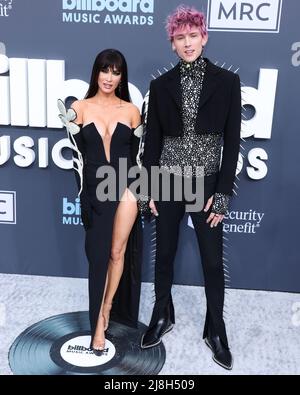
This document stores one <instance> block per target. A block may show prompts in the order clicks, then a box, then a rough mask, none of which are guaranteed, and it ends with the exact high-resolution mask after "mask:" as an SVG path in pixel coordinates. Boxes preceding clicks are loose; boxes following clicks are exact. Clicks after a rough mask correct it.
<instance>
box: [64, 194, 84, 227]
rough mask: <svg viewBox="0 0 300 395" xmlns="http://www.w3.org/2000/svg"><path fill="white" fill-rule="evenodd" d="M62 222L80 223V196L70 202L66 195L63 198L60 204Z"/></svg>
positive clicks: (66, 223)
mask: <svg viewBox="0 0 300 395" xmlns="http://www.w3.org/2000/svg"><path fill="white" fill-rule="evenodd" d="M62 212H63V215H62V224H63V225H82V222H81V217H80V215H81V210H80V198H76V199H75V202H71V201H69V200H68V198H67V197H64V198H63V204H62Z"/></svg>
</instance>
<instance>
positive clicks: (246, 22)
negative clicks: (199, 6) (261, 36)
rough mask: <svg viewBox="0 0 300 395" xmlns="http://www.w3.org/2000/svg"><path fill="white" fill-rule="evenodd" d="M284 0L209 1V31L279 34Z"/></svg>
mask: <svg viewBox="0 0 300 395" xmlns="http://www.w3.org/2000/svg"><path fill="white" fill-rule="evenodd" d="M281 9H282V0H272V1H269V2H266V1H264V0H251V1H244V0H226V1H223V0H208V6H207V20H208V30H212V31H230V32H241V31H243V32H259V33H279V29H280V19H281Z"/></svg>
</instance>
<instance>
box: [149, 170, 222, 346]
mask: <svg viewBox="0 0 300 395" xmlns="http://www.w3.org/2000/svg"><path fill="white" fill-rule="evenodd" d="M216 181H217V175H212V176H207V177H204V205H205V204H206V202H207V200H208V198H209V197H210V196H211V195H213V194H214V192H215V187H216ZM171 186H172V183H171ZM185 205H186V202H185V201H184V200H182V201H162V200H159V201H158V202H156V206H157V210H158V212H159V216H158V217H157V219H156V265H155V294H156V302H155V306H154V310H153V314H152V318H151V322H150V326H152V325H155V323H156V322H157V321H158V319H159V318H160V317H162V316H163V315H164V312H165V311H166V308H168V305H169V306H170V305H171V307H172V309H173V304H172V296H171V288H172V283H173V267H174V259H175V255H176V250H177V245H178V233H179V225H180V221H181V220H182V218H183V216H184V214H185ZM210 212H211V210H209V211H208V212H204V211H203V210H202V211H200V212H196V213H190V215H191V218H192V222H193V225H194V229H195V232H196V235H197V240H198V245H199V249H200V255H201V260H202V267H203V273H204V281H205V294H206V301H207V312H206V321H205V326H204V332H203V337H206V336H207V333H208V330H210V331H211V333H213V334H216V335H219V336H220V338H221V340H222V341H223V343H224V345H225V346H226V347H228V343H227V336H226V330H225V323H224V320H223V306H224V271H223V241H222V236H223V232H222V223H221V224H218V226H217V227H213V228H211V227H210V224H208V223H206V220H207V218H208V216H209V214H210ZM191 303H193V301H191ZM186 307H187V308H188V306H186Z"/></svg>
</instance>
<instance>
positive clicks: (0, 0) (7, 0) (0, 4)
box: [0, 0, 13, 17]
mask: <svg viewBox="0 0 300 395" xmlns="http://www.w3.org/2000/svg"><path fill="white" fill-rule="evenodd" d="M12 3H13V0H0V17H1V16H3V17H8V16H9V14H10V11H11V10H12Z"/></svg>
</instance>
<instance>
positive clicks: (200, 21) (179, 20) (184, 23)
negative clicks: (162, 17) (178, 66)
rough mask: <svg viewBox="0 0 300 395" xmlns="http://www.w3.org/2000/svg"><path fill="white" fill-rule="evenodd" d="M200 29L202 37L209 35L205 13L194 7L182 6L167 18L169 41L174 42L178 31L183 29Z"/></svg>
mask: <svg viewBox="0 0 300 395" xmlns="http://www.w3.org/2000/svg"><path fill="white" fill-rule="evenodd" d="M193 26H196V27H197V28H199V30H200V32H201V35H202V37H204V36H205V35H207V27H206V18H205V15H204V13H203V12H200V11H197V10H196V8H194V7H189V6H186V5H180V6H179V7H177V8H176V10H175V11H174V12H173V13H172V14H171V15H169V16H168V17H167V21H166V30H167V34H168V37H169V40H171V41H172V40H173V38H174V35H175V34H176V33H177V31H180V30H182V29H183V28H186V27H188V28H191V27H193Z"/></svg>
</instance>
